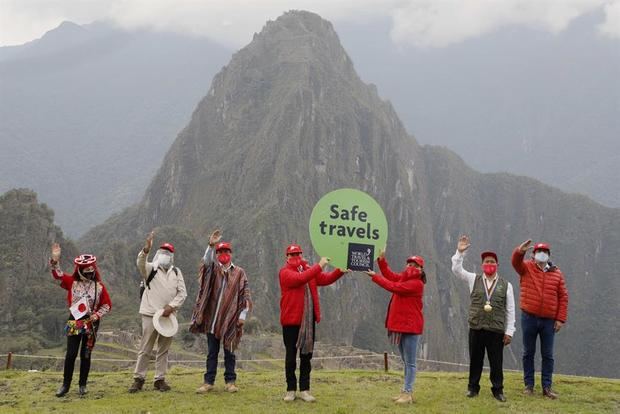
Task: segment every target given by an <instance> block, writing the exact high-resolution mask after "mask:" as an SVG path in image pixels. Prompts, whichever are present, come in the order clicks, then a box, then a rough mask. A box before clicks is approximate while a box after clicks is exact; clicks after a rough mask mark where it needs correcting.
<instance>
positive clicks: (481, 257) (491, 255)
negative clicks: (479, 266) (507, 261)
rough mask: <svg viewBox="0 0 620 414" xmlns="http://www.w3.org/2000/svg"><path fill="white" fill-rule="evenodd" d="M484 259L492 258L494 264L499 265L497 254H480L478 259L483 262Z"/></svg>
mask: <svg viewBox="0 0 620 414" xmlns="http://www.w3.org/2000/svg"><path fill="white" fill-rule="evenodd" d="M485 257H492V258H494V259H495V261H496V262H498V263H499V260H498V259H497V254H495V252H492V251H487V252H482V253H481V254H480V259H481V260H482V261H484V259H485Z"/></svg>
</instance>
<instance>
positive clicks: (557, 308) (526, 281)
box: [512, 240, 568, 399]
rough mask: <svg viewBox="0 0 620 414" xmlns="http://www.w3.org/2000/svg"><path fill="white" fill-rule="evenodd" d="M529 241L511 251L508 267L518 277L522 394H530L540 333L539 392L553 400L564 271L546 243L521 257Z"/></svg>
mask: <svg viewBox="0 0 620 414" xmlns="http://www.w3.org/2000/svg"><path fill="white" fill-rule="evenodd" d="M531 243H532V240H527V241H525V242H523V243H521V245H520V246H518V247H517V248H516V249H515V251H514V252H513V253H512V266H513V267H514V269H515V270H516V271H517V273H518V274H519V276H520V286H521V300H520V302H521V304H520V307H521V328H522V329H523V381H524V383H525V391H524V394H526V395H532V394H533V393H534V356H535V355H536V339H537V338H538V336H540V353H541V354H542V373H541V381H542V388H543V395H544V396H545V397H548V398H550V399H556V398H557V397H558V395H557V393H556V392H554V391H553V389H552V388H551V385H552V379H553V341H554V338H555V334H556V333H557V332H559V331H560V329H562V326H563V325H564V323H566V318H567V314H568V291H567V290H566V283H565V281H564V274H563V273H562V271H560V269H559V268H558V267H557V266H555V265H554V264H553V263H551V261H550V260H549V258H550V256H551V247H550V246H549V245H548V244H547V243H537V244H536V245H534V246H533V258H532V259H531V260H527V261H526V260H524V257H525V253H526V252H527V251H528V250H529V249H532V246H531Z"/></svg>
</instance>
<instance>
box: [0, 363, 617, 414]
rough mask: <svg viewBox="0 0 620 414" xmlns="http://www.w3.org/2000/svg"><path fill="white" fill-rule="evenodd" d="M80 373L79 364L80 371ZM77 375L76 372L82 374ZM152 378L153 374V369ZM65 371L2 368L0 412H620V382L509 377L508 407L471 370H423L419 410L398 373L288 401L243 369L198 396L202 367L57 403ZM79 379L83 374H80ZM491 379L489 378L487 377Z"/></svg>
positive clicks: (318, 380)
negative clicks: (550, 382)
mask: <svg viewBox="0 0 620 414" xmlns="http://www.w3.org/2000/svg"><path fill="white" fill-rule="evenodd" d="M76 368H77V367H76ZM76 371H77V370H76ZM150 374H151V375H152V372H150ZM61 375H62V374H61V373H59V372H36V373H28V372H24V371H1V372H0V412H2V413H46V412H53V413H75V412H81V413H153V414H155V413H194V412H195V413H199V412H200V413H202V412H209V413H225V412H227V413H232V412H234V413H252V414H258V413H272V412H278V413H279V412H282V413H297V414H299V413H362V412H372V413H377V412H390V413H393V412H410V411H417V412H423V413H457V412H458V413H459V414H461V413H496V412H500V413H618V412H620V380H611V379H601V378H586V377H572V376H562V375H557V376H555V377H554V382H555V384H554V387H555V389H556V390H557V391H558V392H559V393H560V394H561V395H560V399H559V400H556V401H551V400H548V399H544V398H543V397H542V396H541V395H540V394H538V395H536V396H534V397H525V396H523V395H521V391H522V379H521V375H520V374H519V373H512V372H510V373H506V379H505V386H506V389H505V393H506V396H507V398H508V402H507V403H505V404H502V403H499V402H497V401H495V400H494V399H493V398H492V396H491V393H490V391H489V387H490V385H489V383H488V379H485V380H484V381H483V382H482V384H481V385H482V387H483V390H482V391H481V394H480V395H479V396H478V397H477V398H475V399H471V400H470V399H467V398H466V397H465V388H466V384H467V374H466V373H445V372H420V373H418V378H417V380H416V384H415V392H414V395H415V399H416V402H415V404H413V405H410V406H406V407H397V406H395V405H394V403H392V402H391V400H390V397H391V396H393V395H395V394H397V393H398V391H399V389H400V386H401V382H402V376H401V374H400V373H397V372H389V373H383V372H379V371H353V370H351V371H323V370H315V371H314V372H313V374H312V375H313V376H312V392H313V394H314V395H315V396H316V397H317V399H318V401H317V402H316V403H314V404H307V403H304V402H302V401H299V400H297V401H295V402H293V403H288V404H287V403H284V402H283V401H281V398H282V396H283V392H284V388H285V385H284V372H281V371H254V372H250V371H240V372H238V376H239V378H238V380H237V384H238V385H239V387H240V388H241V391H240V392H239V393H237V394H228V393H225V392H224V390H223V385H224V384H223V379H222V377H221V375H222V372H219V373H218V382H217V383H216V386H217V389H216V391H215V392H213V393H211V394H208V395H198V394H195V392H194V390H195V389H196V388H197V387H198V386H200V384H201V383H202V370H200V369H189V368H179V367H175V368H173V369H172V370H171V371H170V372H169V374H168V377H167V380H168V381H169V382H170V384H171V386H172V387H173V389H172V391H170V392H168V393H161V392H156V391H153V390H152V383H151V382H147V384H146V385H145V390H144V391H143V392H141V393H138V394H128V393H127V392H126V389H127V387H128V386H129V385H130V383H131V382H132V375H131V373H130V372H129V371H122V372H93V373H91V377H90V384H89V390H90V393H89V395H88V396H87V397H85V398H82V399H80V398H79V397H78V396H77V393H76V388H77V387H75V386H74V388H72V390H71V391H70V392H69V394H68V396H66V397H64V398H56V397H55V396H54V392H55V390H56V388H57V387H58V385H59V384H60V381H61ZM75 375H76V378H75V380H76V382H77V372H76V374H75ZM485 375H486V374H485Z"/></svg>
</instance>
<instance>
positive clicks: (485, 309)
mask: <svg viewBox="0 0 620 414" xmlns="http://www.w3.org/2000/svg"><path fill="white" fill-rule="evenodd" d="M492 310H493V306H491V302H489V301H488V300H487V303H486V304H485V305H484V311H485V312H491V311H492Z"/></svg>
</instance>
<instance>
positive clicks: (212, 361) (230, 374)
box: [204, 334, 237, 385]
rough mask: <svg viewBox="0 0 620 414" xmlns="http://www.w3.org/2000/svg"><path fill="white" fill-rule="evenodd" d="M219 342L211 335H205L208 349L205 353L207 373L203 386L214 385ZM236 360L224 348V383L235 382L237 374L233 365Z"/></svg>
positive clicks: (232, 354) (233, 355)
mask: <svg viewBox="0 0 620 414" xmlns="http://www.w3.org/2000/svg"><path fill="white" fill-rule="evenodd" d="M220 344H221V340H220V339H217V338H216V337H215V335H213V334H207V346H208V348H209V350H208V353H207V372H206V373H205V376H204V379H205V384H211V385H213V384H214V383H215V376H216V374H217V356H218V355H219V353H220ZM236 362H237V359H236V357H235V354H234V353H232V352H230V351H229V350H228V349H226V348H224V382H226V383H227V384H228V383H234V382H235V381H236V380H237V373H236V372H235V365H236Z"/></svg>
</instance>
